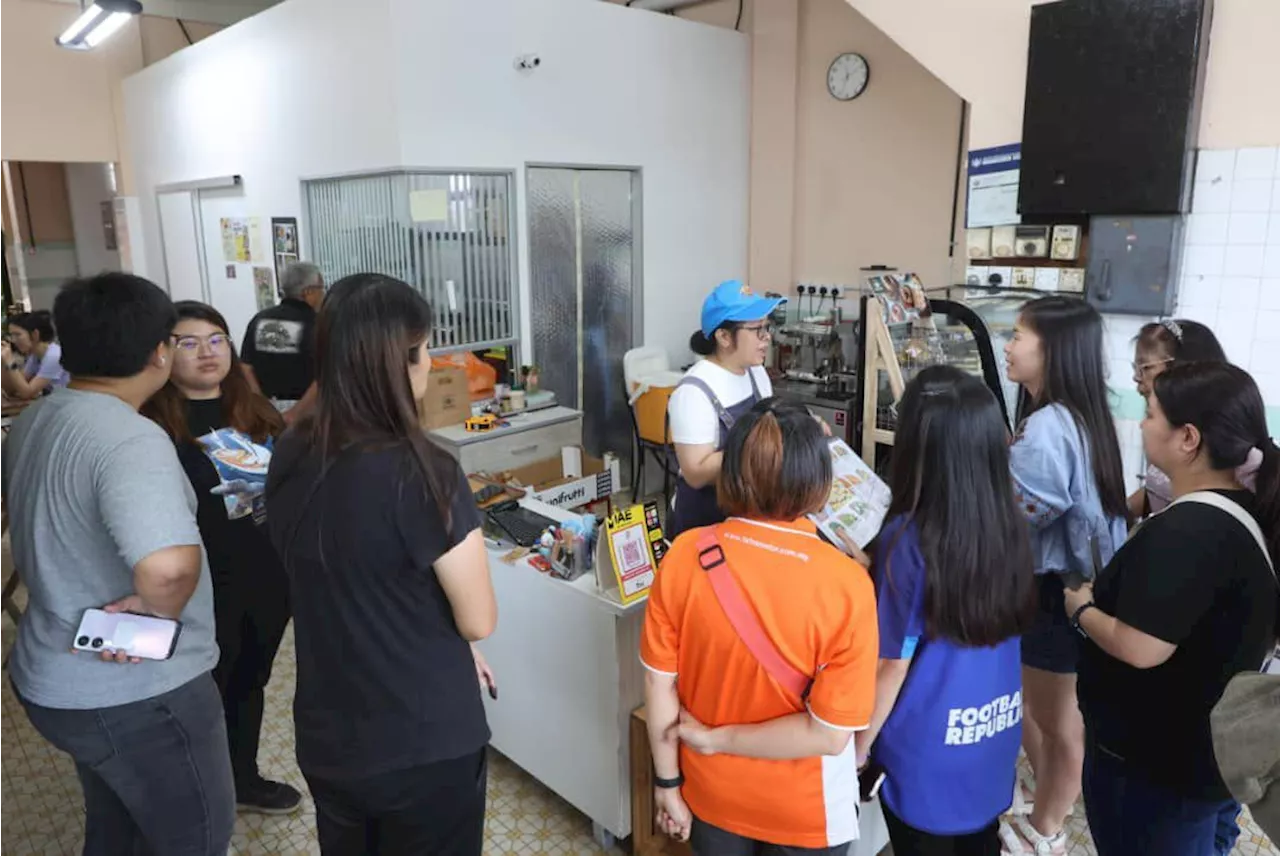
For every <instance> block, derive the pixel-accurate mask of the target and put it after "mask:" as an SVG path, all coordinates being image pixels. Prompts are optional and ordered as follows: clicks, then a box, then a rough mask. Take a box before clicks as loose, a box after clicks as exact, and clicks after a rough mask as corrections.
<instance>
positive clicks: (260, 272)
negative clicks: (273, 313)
mask: <svg viewBox="0 0 1280 856" xmlns="http://www.w3.org/2000/svg"><path fill="white" fill-rule="evenodd" d="M253 293H254V295H255V296H256V297H257V300H258V311H259V312H261V311H262V310H263V309H266V308H268V307H270V306H275V305H276V283H275V279H274V278H273V277H272V276H271V268H269V267H254V269H253Z"/></svg>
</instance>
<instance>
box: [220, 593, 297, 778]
mask: <svg viewBox="0 0 1280 856" xmlns="http://www.w3.org/2000/svg"><path fill="white" fill-rule="evenodd" d="M213 611H214V620H215V623H216V626H217V636H218V648H219V649H220V650H221V652H222V654H221V657H220V658H219V660H218V665H217V667H216V668H214V670H213V679H214V681H215V682H216V683H217V684H218V691H219V692H220V693H221V694H222V707H223V710H224V711H225V713H226V717H227V745H228V747H229V748H230V750H231V770H232V773H233V774H234V776H235V781H236V786H237V787H238V788H243V787H245V786H246V785H251V784H253V783H254V782H255V781H257V780H258V778H259V774H258V744H259V741H260V739H261V737H262V711H263V704H264V692H263V691H264V690H265V689H266V686H267V681H269V680H270V679H271V665H272V663H274V662H275V659H276V652H277V651H279V650H280V640H281V639H283V638H284V631H285V628H286V627H287V626H288V625H289V615H290V611H289V582H288V578H287V577H285V575H284V572H283V571H280V572H279V573H278V574H275V573H272V574H265V573H264V574H262V575H261V577H260V578H256V579H247V580H246V579H241V578H234V579H232V580H229V581H227V580H218V579H216V578H215V580H214V584H213Z"/></svg>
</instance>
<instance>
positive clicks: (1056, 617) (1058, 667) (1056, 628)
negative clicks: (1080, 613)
mask: <svg viewBox="0 0 1280 856" xmlns="http://www.w3.org/2000/svg"><path fill="white" fill-rule="evenodd" d="M1036 587H1037V591H1038V602H1037V604H1036V617H1035V621H1034V622H1033V623H1032V625H1031V629H1030V630H1028V631H1027V632H1026V633H1025V634H1024V635H1023V637H1022V665H1024V666H1030V667H1031V668H1033V669H1040V670H1041V671H1045V672H1054V673H1056V674H1059V675H1074V674H1075V673H1076V667H1077V666H1078V664H1079V662H1080V634H1079V633H1077V632H1076V629H1075V628H1074V627H1072V626H1071V619H1070V618H1068V617H1067V612H1066V599H1065V597H1064V595H1063V586H1062V576H1061V575H1060V574H1053V573H1048V574H1040V575H1039V576H1037V577H1036Z"/></svg>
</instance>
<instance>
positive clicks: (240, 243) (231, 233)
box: [218, 217, 253, 264]
mask: <svg viewBox="0 0 1280 856" xmlns="http://www.w3.org/2000/svg"><path fill="white" fill-rule="evenodd" d="M218 224H219V226H220V227H221V230H222V258H223V261H226V262H238V263H241V264H246V263H248V262H250V261H252V260H253V258H252V253H253V249H252V247H251V239H250V237H249V236H250V229H249V220H248V218H245V217H223V218H222V219H221V220H219V221H218Z"/></svg>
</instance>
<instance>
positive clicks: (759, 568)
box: [640, 518, 879, 848]
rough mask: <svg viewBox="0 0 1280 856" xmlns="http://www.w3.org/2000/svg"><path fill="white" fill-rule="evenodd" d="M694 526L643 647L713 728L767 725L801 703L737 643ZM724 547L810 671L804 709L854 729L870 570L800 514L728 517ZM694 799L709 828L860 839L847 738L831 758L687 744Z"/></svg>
mask: <svg viewBox="0 0 1280 856" xmlns="http://www.w3.org/2000/svg"><path fill="white" fill-rule="evenodd" d="M699 531H700V530H692V531H690V532H686V533H685V534H683V535H681V536H680V537H679V538H677V539H676V541H675V543H674V544H673V545H672V546H671V550H670V552H668V553H667V556H666V558H665V559H664V560H663V562H662V567H661V569H660V570H659V571H658V575H657V579H656V580H655V582H654V586H653V589H652V591H651V592H650V594H649V604H648V608H647V613H646V617H645V626H644V635H643V637H642V638H641V643H640V656H641V659H642V660H643V661H644V664H645V666H646V667H647V668H649V669H650V670H652V671H655V672H659V673H662V674H675V675H679V680H678V681H677V686H678V692H679V695H680V703H681V704H682V705H683V706H684V707H685V709H686V710H688V711H689V712H690V713H691V714H693V715H694V717H696V718H697V719H698V720H699V721H701V722H703V723H705V724H707V725H709V726H721V725H735V724H744V723H758V722H765V721H767V720H770V719H776V718H778V717H780V716H787V715H788V714H793V713H797V712H800V711H803V710H804V705H803V703H802V702H801V701H800V700H799V699H797V698H795V697H794V696H792V695H791V694H790V693H789V692H787V691H786V690H784V689H783V688H782V687H781V686H780V685H779V684H778V683H777V682H776V681H774V680H773V678H771V677H770V676H769V675H768V673H767V672H765V670H764V669H763V668H762V667H761V666H760V665H759V663H757V662H756V659H755V657H754V656H752V654H751V651H750V650H748V648H747V646H746V645H745V644H743V642H742V641H741V640H740V639H739V638H738V634H737V632H736V631H735V630H734V629H733V625H731V624H730V623H729V619H728V618H727V617H726V616H725V613H724V610H723V609H722V608H721V606H720V602H719V601H718V600H717V599H716V596H715V592H714V591H713V590H712V588H711V583H710V582H709V581H708V580H707V578H706V572H705V571H704V570H702V567H701V566H700V565H699V562H698V548H697V540H698V534H699ZM719 538H720V544H721V547H722V548H723V549H724V554H725V558H726V560H727V561H728V563H729V567H730V570H731V572H732V573H733V575H734V578H735V579H736V580H737V582H738V586H739V587H740V588H741V589H742V593H743V597H744V598H745V599H746V601H747V603H748V604H750V605H751V607H752V609H753V610H754V611H755V613H756V616H757V617H758V618H759V620H760V624H761V627H762V628H763V629H764V631H765V633H766V634H767V635H768V636H769V638H770V640H772V642H773V644H774V645H775V646H776V647H777V648H778V651H779V652H780V653H781V654H782V656H783V657H784V658H785V659H786V660H787V662H789V663H790V664H791V665H793V666H795V667H796V668H797V669H799V670H800V671H802V672H804V673H805V674H806V675H816V678H815V680H814V683H813V688H812V690H811V691H810V694H809V700H808V707H809V711H810V714H811V715H812V716H814V717H815V718H816V719H818V720H819V721H820V722H822V723H824V724H826V725H830V726H832V727H833V728H840V729H846V730H849V731H858V730H861V729H863V728H866V727H867V726H868V725H869V724H870V721H871V713H872V710H873V709H874V707H875V679H876V661H877V658H878V655H879V633H878V630H877V621H876V603H875V593H874V590H873V587H872V583H871V578H870V576H869V575H868V574H867V571H866V569H865V568H863V567H862V566H861V565H859V564H857V563H856V562H854V561H853V560H852V559H850V558H849V557H847V556H845V555H844V554H843V553H841V552H840V551H839V550H837V549H836V548H835V547H832V546H830V545H829V544H826V543H825V542H823V541H821V540H819V539H818V536H817V532H816V529H815V528H814V526H813V525H812V524H811V523H809V522H808V521H798V522H795V523H764V522H760V521H749V520H743V519H740V518H731V519H729V520H728V521H726V522H725V523H724V524H722V525H721V526H720V528H719ZM680 770H681V772H682V773H683V774H684V777H685V785H684V788H683V794H684V798H685V801H686V802H688V804H689V808H690V809H691V810H692V811H693V813H694V814H695V815H697V817H698V818H699V819H700V820H702V821H703V822H705V823H709V824H712V825H713V826H718V827H720V828H721V829H725V830H728V831H729V832H733V833H735V834H737V835H742V836H745V837H747V838H751V839H755V840H757V841H766V842H769V843H772V844H782V845H787V846H791V847H808V848H819V847H833V846H836V845H839V844H844V843H845V842H848V841H852V840H853V839H855V838H857V837H858V772H857V759H856V753H855V750H854V745H853V741H852V740H850V741H849V746H848V749H847V750H846V751H845V752H844V753H843V754H841V755H839V756H835V757H813V758H802V759H799V760H794V761H767V760H759V759H753V758H741V757H736V756H730V755H711V756H705V755H699V754H698V753H696V752H691V751H689V750H687V749H685V748H684V747H683V746H682V747H681V749H680Z"/></svg>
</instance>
